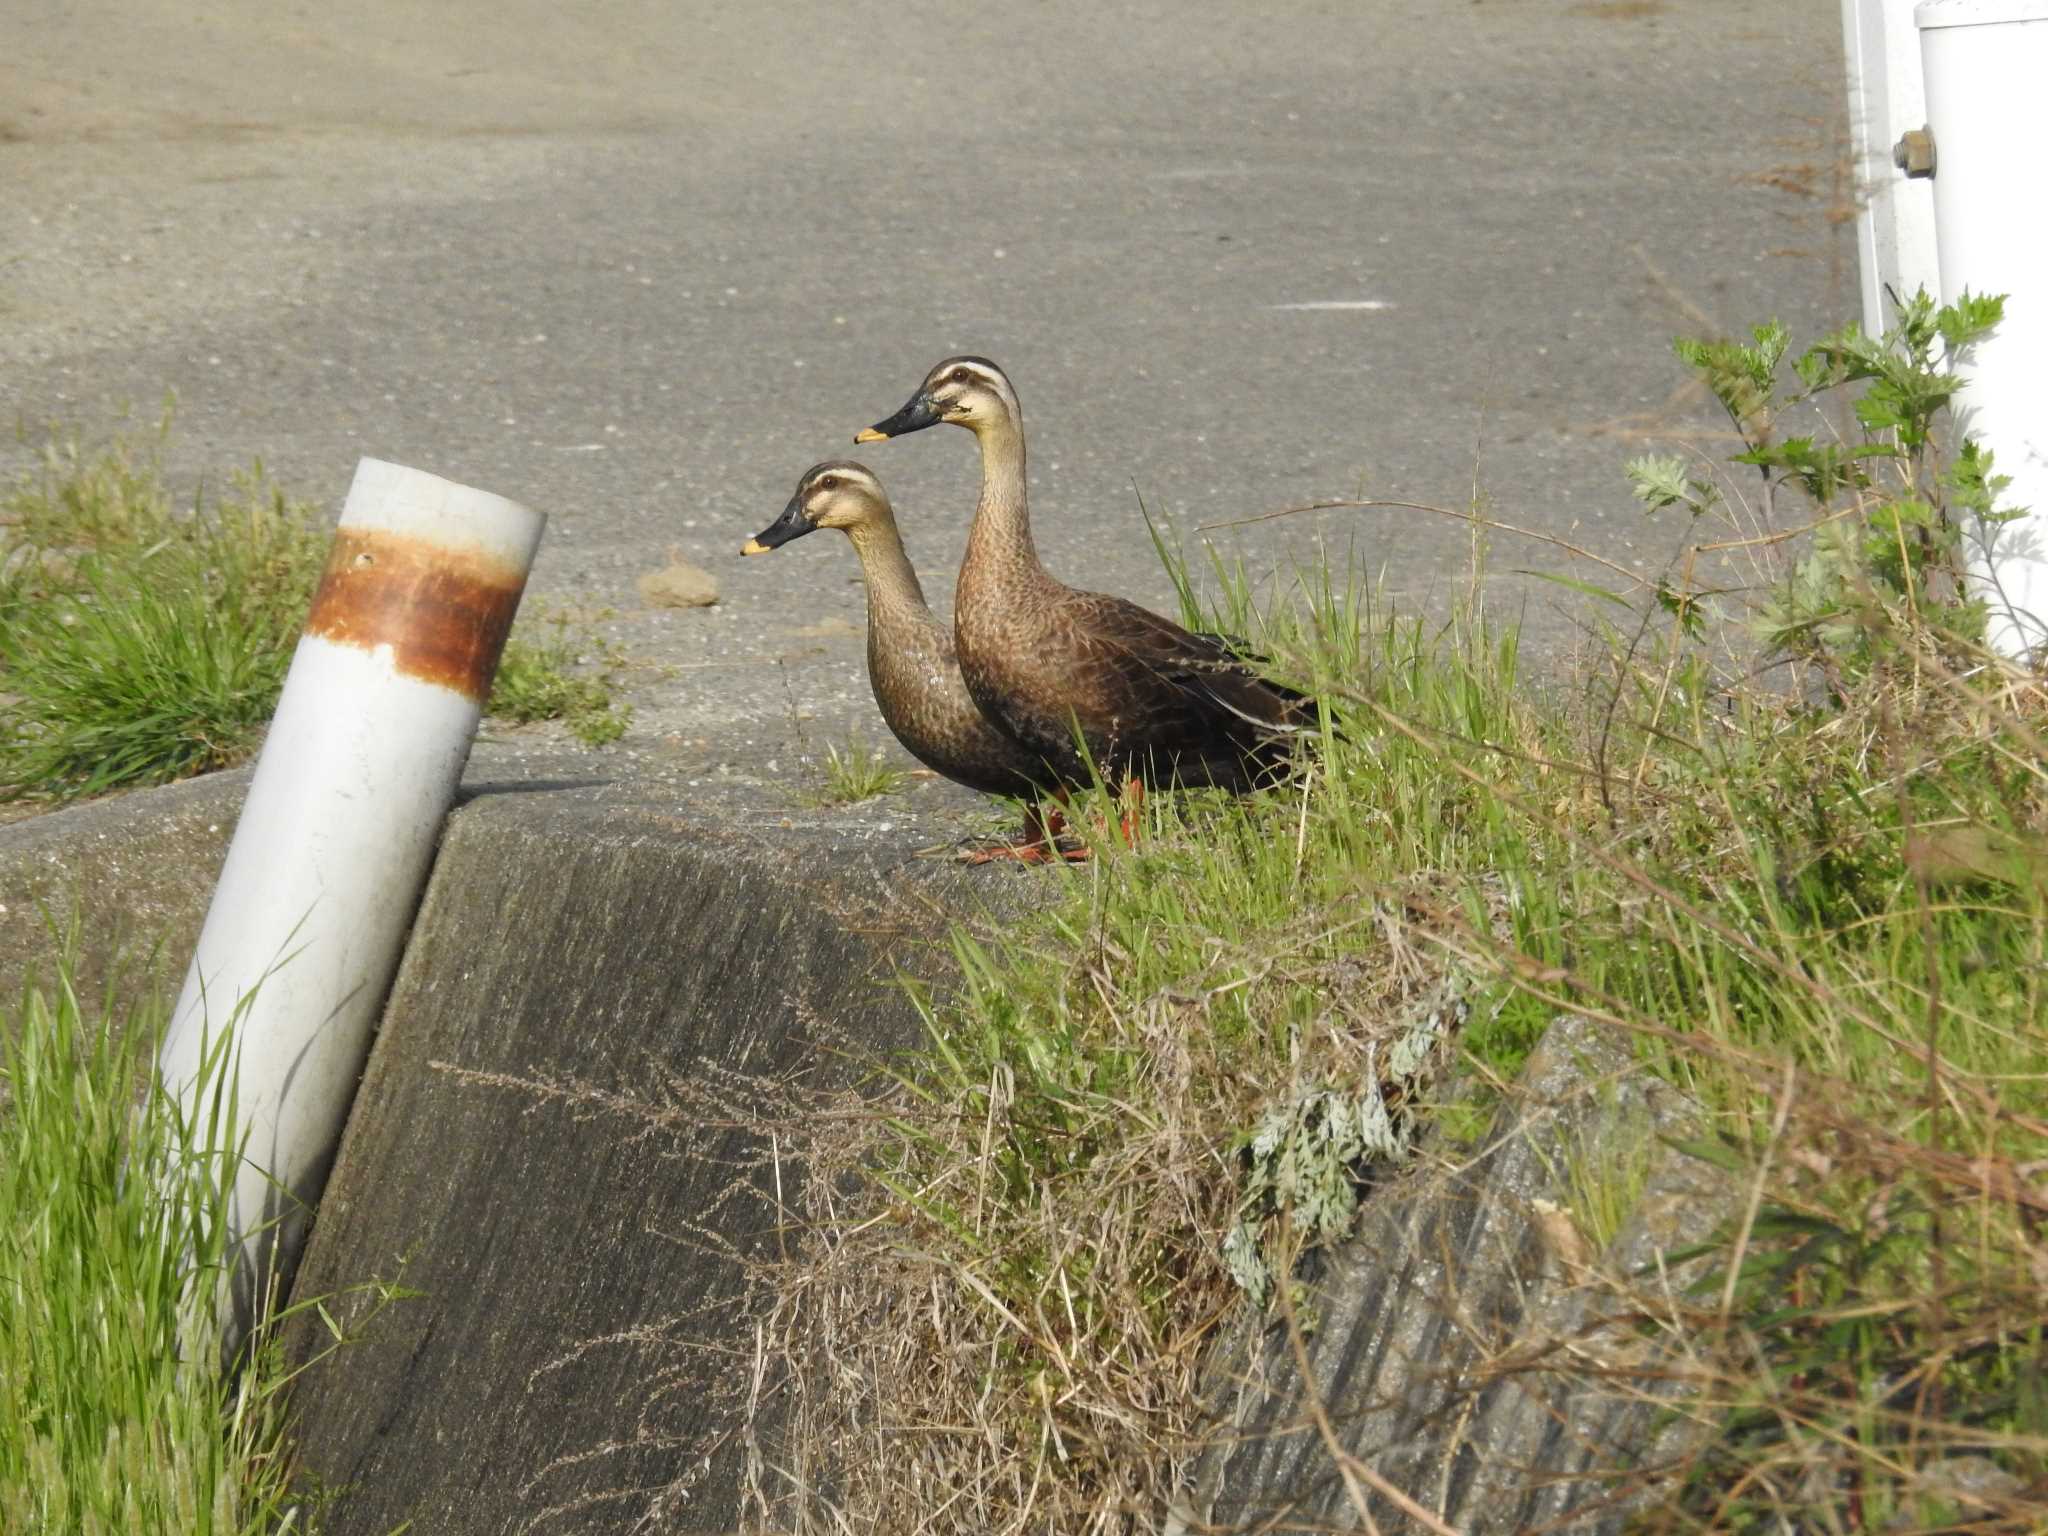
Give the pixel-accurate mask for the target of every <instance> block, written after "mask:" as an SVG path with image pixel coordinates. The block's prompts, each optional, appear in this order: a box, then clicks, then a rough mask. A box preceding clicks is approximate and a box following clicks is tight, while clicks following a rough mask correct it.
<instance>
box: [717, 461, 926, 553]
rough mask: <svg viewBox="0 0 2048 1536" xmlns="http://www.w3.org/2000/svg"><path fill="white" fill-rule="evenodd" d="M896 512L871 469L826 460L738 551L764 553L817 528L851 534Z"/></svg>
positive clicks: (810, 471) (807, 474)
mask: <svg viewBox="0 0 2048 1536" xmlns="http://www.w3.org/2000/svg"><path fill="white" fill-rule="evenodd" d="M895 515H896V514H895V513H894V512H893V511H891V510H890V507H889V495H888V492H886V491H884V490H883V489H882V482H881V481H879V480H877V479H876V478H875V475H874V471H873V470H871V469H869V468H868V467H867V466H866V465H865V464H856V463H854V462H853V460H851V459H829V460H827V461H826V462H825V463H823V464H813V465H812V466H811V467H810V468H809V469H807V470H805V471H804V477H803V479H801V480H799V481H798V482H797V486H796V494H795V495H794V496H792V497H790V498H789V505H788V506H786V507H784V508H783V509H782V516H780V517H778V518H777V519H775V521H774V522H772V523H770V524H769V525H768V526H767V527H766V528H763V529H762V530H761V531H760V532H759V533H757V534H756V535H754V537H753V538H751V539H749V540H747V542H746V543H745V544H743V545H741V546H740V553H741V554H743V555H765V554H767V553H768V552H769V551H770V550H772V549H780V548H781V547H782V546H783V545H785V544H787V543H788V542H789V541H790V540H791V539H800V538H802V537H803V536H804V535H805V534H807V533H811V532H814V531H816V530H817V529H819V528H843V529H845V530H846V533H847V536H848V537H849V538H850V537H852V535H853V533H854V530H855V529H858V528H863V527H868V526H871V525H873V524H875V523H881V522H891V521H894V519H895Z"/></svg>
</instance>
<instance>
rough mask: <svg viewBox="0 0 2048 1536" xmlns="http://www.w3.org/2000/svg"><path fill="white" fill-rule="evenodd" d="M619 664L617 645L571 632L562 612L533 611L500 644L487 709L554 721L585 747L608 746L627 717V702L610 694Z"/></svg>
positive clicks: (498, 715) (513, 718)
mask: <svg viewBox="0 0 2048 1536" xmlns="http://www.w3.org/2000/svg"><path fill="white" fill-rule="evenodd" d="M624 664H625V657H624V655H623V654H622V653H621V652H620V651H619V649H618V648H617V647H616V646H613V645H610V644H608V643H606V641H605V640H604V639H603V638H602V637H601V636H599V635H597V634H596V633H595V632H594V631H590V630H588V629H587V628H586V629H585V630H584V632H582V633H581V634H572V632H571V630H570V621H569V617H568V615H566V614H563V613H547V612H541V613H537V614H536V615H535V616H534V617H533V619H532V620H531V621H530V622H522V623H521V624H519V625H518V626H516V627H515V628H514V629H513V631H512V634H511V636H510V637H509V638H508V639H507V640H506V642H505V652H504V655H503V656H502V657H501V658H500V659H499V662H498V675H497V678H496V680H495V681H494V682H493V683H492V685H491V699H490V705H489V709H488V713H489V714H490V715H491V717H492V718H493V719H495V720H502V721H505V722H507V723H509V724H513V725H526V724H530V723H532V722H533V721H536V720H559V721H561V722H562V723H563V724H564V725H565V726H567V727H568V729H569V732H570V734H571V735H573V736H574V737H575V738H576V739H577V740H578V741H580V742H582V743H583V744H584V745H585V746H587V747H602V746H605V745H608V744H609V743H611V742H614V741H617V740H618V739H619V738H620V737H621V736H623V735H625V734H626V727H627V726H629V725H630V724H631V723H632V720H633V711H632V708H631V706H629V705H626V704H622V703H619V702H618V701H617V699H616V697H615V694H614V685H615V683H616V680H617V676H618V672H619V669H620V668H621V667H622V666H623V665H624Z"/></svg>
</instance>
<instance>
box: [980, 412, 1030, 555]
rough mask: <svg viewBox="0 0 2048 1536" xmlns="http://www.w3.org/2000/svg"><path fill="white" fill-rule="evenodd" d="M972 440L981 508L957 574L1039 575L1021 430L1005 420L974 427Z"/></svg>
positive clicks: (1019, 425) (1018, 424)
mask: <svg viewBox="0 0 2048 1536" xmlns="http://www.w3.org/2000/svg"><path fill="white" fill-rule="evenodd" d="M974 435H975V437H976V438H977V439H978V440H979V441H980V443H981V502H980V504H979V505H978V506H976V507H975V509H974V526H973V527H972V528H971V529H970V530H968V534H967V562H966V566H965V567H963V570H964V569H975V568H986V567H990V566H996V565H1002V566H1007V567H1010V568H1011V569H1012V571H1015V570H1017V569H1018V568H1020V567H1021V568H1022V569H1024V570H1028V571H1031V572H1036V573H1041V574H1042V573H1043V572H1044V569H1045V567H1044V566H1043V565H1042V564H1041V563H1040V562H1039V559H1038V546H1037V545H1036V544H1035V543H1033V542H1032V539H1031V509H1030V506H1029V504H1028V503H1027V501H1026V499H1025V495H1024V424H1023V423H1022V422H1020V421H1018V420H1017V419H1016V418H1014V417H1006V418H1004V419H1003V420H1001V421H995V422H989V423H986V424H983V425H978V426H976V427H975V429H974ZM1013 579H1014V578H1013Z"/></svg>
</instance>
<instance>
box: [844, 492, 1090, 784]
mask: <svg viewBox="0 0 2048 1536" xmlns="http://www.w3.org/2000/svg"><path fill="white" fill-rule="evenodd" d="M854 548H855V549H856V550H858V551H859V552H860V563H861V571H862V573H863V574H864V575H865V577H866V578H867V591H868V684H869V686H870V687H872V688H873V689H874V693H875V703H876V705H877V706H878V707H879V708H880V709H881V711H882V719H883V720H884V721H886V722H887V723H888V726H889V729H890V731H891V732H893V733H894V734H895V737H896V739H897V740H898V741H900V742H902V743H903V746H904V749H905V750H906V751H908V752H909V753H910V755H911V756H912V757H914V758H916V759H917V760H918V761H919V762H921V763H923V764H924V765H925V766H926V767H928V768H932V769H935V770H936V771H937V772H939V773H942V774H944V775H945V776H946V777H947V778H949V779H952V780H954V781H956V782H958V783H961V784H965V785H966V786H967V787H968V788H969V789H978V790H980V791H981V792H982V793H983V794H988V795H1019V796H1025V797H1029V796H1032V795H1036V794H1038V793H1041V792H1042V791H1044V790H1046V789H1049V788H1052V787H1053V785H1054V780H1053V777H1052V775H1051V773H1050V772H1049V771H1048V770H1047V769H1046V767H1045V765H1044V763H1043V762H1042V761H1040V760H1039V759H1038V758H1037V757H1035V756H1033V755H1032V754H1031V753H1030V752H1029V751H1027V750H1026V749H1025V748H1024V747H1023V746H1022V745H1021V744H1020V743H1019V742H1018V741H1017V740H1016V739H1015V738H1014V737H1012V736H1009V735H1006V734H1005V733H1004V732H1002V731H999V730H997V729H996V727H995V726H993V725H991V724H990V723H989V721H988V718H987V717H986V716H985V715H983V714H982V712H981V709H980V708H979V706H977V705H976V704H975V702H974V698H973V696H972V695H971V694H970V693H969V692H968V688H967V680H966V679H965V678H964V677H962V676H961V673H960V658H959V654H958V650H957V648H956V646H955V643H954V636H953V630H952V627H951V626H950V625H947V624H942V623H940V622H939V620H938V619H937V618H936V617H935V616H934V615H933V613H932V611H931V608H930V607H929V605H927V604H926V602H925V600H924V592H923V589H922V588H921V587H920V586H919V585H918V580H917V573H916V572H915V571H914V570H912V569H911V565H910V561H909V559H908V558H907V557H906V556H905V554H904V552H903V541H902V540H901V539H900V538H899V537H897V535H896V528H895V524H894V522H893V521H892V522H891V523H890V524H889V525H888V527H887V529H886V532H885V533H880V534H877V533H873V532H870V533H869V534H868V535H866V537H865V538H863V537H856V538H855V539H854Z"/></svg>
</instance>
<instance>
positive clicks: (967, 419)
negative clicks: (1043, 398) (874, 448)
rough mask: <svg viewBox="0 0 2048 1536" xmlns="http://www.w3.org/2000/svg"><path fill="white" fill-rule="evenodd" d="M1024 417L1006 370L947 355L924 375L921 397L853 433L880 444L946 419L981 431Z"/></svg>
mask: <svg viewBox="0 0 2048 1536" xmlns="http://www.w3.org/2000/svg"><path fill="white" fill-rule="evenodd" d="M1023 414H1024V411H1023V407H1022V406H1020V405H1019V404H1018V403H1017V391H1016V390H1015V388H1013V387H1012V386H1011V384H1010V381H1009V379H1008V378H1007V377H1006V376H1005V375H1004V373H1003V370H1002V369H1000V368H998V367H997V366H996V365H995V364H994V363H992V362H990V361H989V360H988V359H987V358H985V357H949V358H947V359H946V360H945V361H944V362H943V363H940V364H939V365H938V366H937V367H935V368H933V369H932V371H931V372H930V373H928V374H926V375H925V376H924V382H923V383H922V384H920V385H918V386H917V393H916V394H914V395H912V396H911V397H910V400H909V402H908V403H907V404H906V405H905V406H904V407H903V409H902V410H900V411H898V412H897V413H896V414H895V415H894V416H891V417H889V418H888V419H887V420H886V421H878V422H876V423H875V424H874V425H873V426H872V427H869V428H868V429H867V430H866V431H864V432H858V433H856V434H854V439H853V440H854V441H855V442H856V443H879V442H881V441H883V440H884V439H885V438H891V437H901V436H903V434H904V433H906V432H922V431H923V430H924V429H925V428H926V427H935V426H937V425H938V424H939V423H940V422H942V421H950V422H952V423H954V424H955V425H956V426H962V427H966V428H967V429H968V430H970V431H973V432H980V431H982V430H983V429H984V428H986V427H990V426H993V425H995V424H996V423H997V422H1001V421H1017V420H1019V419H1020V418H1021V417H1022V416H1023Z"/></svg>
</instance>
